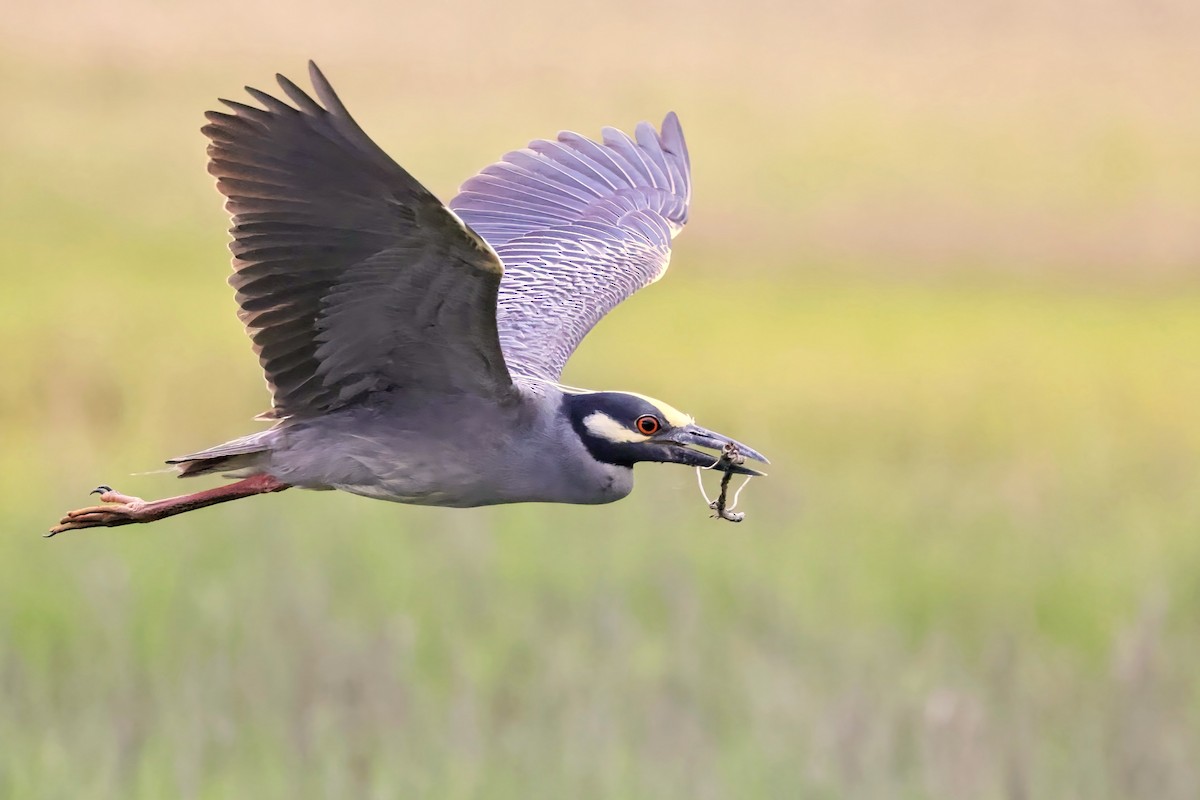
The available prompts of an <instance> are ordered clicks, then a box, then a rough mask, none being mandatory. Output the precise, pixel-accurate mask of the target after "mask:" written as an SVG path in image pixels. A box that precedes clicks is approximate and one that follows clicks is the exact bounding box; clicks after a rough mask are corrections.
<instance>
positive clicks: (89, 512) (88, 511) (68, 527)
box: [46, 475, 291, 537]
mask: <svg viewBox="0 0 1200 800" xmlns="http://www.w3.org/2000/svg"><path fill="white" fill-rule="evenodd" d="M290 485H291V484H287V483H283V482H282V481H278V480H276V479H275V478H272V477H271V476H270V475H252V476H250V477H249V478H246V479H245V480H241V481H238V482H237V483H230V484H226V485H225V486H218V487H216V488H215V489H205V490H204V491H202V492H194V493H193V494H185V495H180V496H179V497H168V498H167V499H165V500H154V501H152V502H149V503H148V502H146V501H145V500H143V499H141V498H140V497H129V496H128V495H124V494H121V493H120V492H117V491H114V490H113V488H112V487H110V486H99V487H97V488H96V489H95V490H93V492H92V494H99V495H100V500H101V502H104V503H111V504H113V505H105V506H88V507H87V508H80V509H76V510H75V511H68V512H67V515H66V516H65V517H63V518H62V520H60V521H59V523H58V524H57V525H55V526H54V527H53V528H51V529H50V532H49V533H48V534H46V536H48V537H49V536H54V535H55V534H58V533H62V532H63V531H73V530H78V529H80V528H97V527H109V528H111V527H115V526H117V525H132V524H134V523H136V522H153V521H155V520H157V519H163V518H164V517H173V516H175V515H176V514H182V513H184V512H185V511H195V510H196V509H197V508H204V507H205V506H213V505H216V504H217V503H225V502H228V501H230V500H237V499H239V498H242V497H250V496H251V495H256V494H267V493H268V492H282V491H283V490H284V489H287V488H288V487H289V486H290Z"/></svg>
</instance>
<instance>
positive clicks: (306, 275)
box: [203, 63, 512, 417]
mask: <svg viewBox="0 0 1200 800" xmlns="http://www.w3.org/2000/svg"><path fill="white" fill-rule="evenodd" d="M309 74H310V77H311V79H312V83H313V86H314V87H315V89H316V96H317V98H318V99H319V100H320V102H321V104H320V105H319V104H318V103H317V102H316V101H314V100H313V99H312V98H311V97H309V96H308V95H307V94H305V92H303V91H302V90H301V89H299V88H298V87H297V86H296V85H295V84H294V83H292V82H291V81H289V80H288V79H287V78H284V77H283V76H277V78H278V80H279V85H280V86H281V87H282V89H283V92H284V93H285V94H286V95H287V97H288V98H290V100H291V101H292V103H294V104H295V107H293V106H291V105H288V104H287V103H285V102H282V101H280V100H278V99H276V98H274V97H272V96H270V95H268V94H265V93H263V92H260V91H258V90H256V89H251V88H247V90H246V91H247V92H249V93H250V95H251V96H252V97H253V98H254V99H255V100H256V101H258V102H259V103H260V104H261V105H262V106H263V107H262V108H255V107H252V106H249V105H244V104H242V103H236V102H232V101H229V100H222V101H221V102H223V103H225V104H226V105H227V106H229V107H230V109H231V110H232V113H221V112H216V111H210V112H208V114H207V118H208V120H209V124H208V125H206V126H205V127H204V129H203V131H204V133H205V135H207V136H208V137H209V139H211V140H212V144H211V145H209V148H208V155H209V159H210V160H209V165H208V169H209V172H211V173H212V174H213V175H214V176H216V178H217V189H218V190H220V192H221V194H223V195H225V197H227V198H228V201H227V202H226V204H225V207H226V209H228V210H229V212H230V214H231V215H232V217H233V228H232V229H231V233H232V234H233V242H232V243H231V244H230V249H231V250H232V251H233V268H234V270H235V272H234V274H233V276H232V277H231V278H230V280H229V282H230V283H231V284H232V285H233V286H234V288H235V289H236V290H237V301H238V304H239V305H240V307H241V309H240V311H239V316H240V317H241V319H242V321H243V322H244V323H245V325H246V329H247V331H248V332H249V334H250V338H251V339H252V340H253V343H254V349H255V351H256V352H257V353H258V355H259V360H260V361H261V363H262V366H263V370H264V371H265V372H266V378H267V383H268V385H269V386H270V389H271V392H272V395H273V397H274V409H273V410H272V411H271V412H268V414H267V416H274V417H285V416H293V415H297V416H311V415H315V414H320V413H323V412H326V411H330V410H333V409H335V408H339V407H341V406H344V405H347V404H349V403H352V402H354V401H355V400H358V399H360V398H362V397H364V396H365V395H367V394H368V393H371V392H376V391H385V390H389V389H400V390H403V389H405V388H414V387H421V388H422V389H424V390H430V391H434V392H439V391H441V392H469V393H475V394H479V395H483V396H488V397H495V398H500V397H503V396H505V395H506V394H507V393H509V392H511V391H512V381H511V378H510V377H509V374H508V370H507V368H506V367H505V363H504V356H503V354H502V351H501V349H500V343H499V340H498V338H497V333H496V297H497V292H498V289H499V286H500V278H501V274H502V272H503V269H502V267H501V264H500V260H499V259H498V258H497V256H496V254H495V252H494V251H493V250H492V248H491V247H490V246H488V245H487V244H486V243H485V242H484V241H483V240H482V239H480V238H479V237H478V236H476V235H475V234H474V233H472V232H471V231H470V230H468V229H467V228H466V227H465V226H464V225H463V224H462V223H461V222H460V221H459V220H458V219H457V218H455V216H454V214H452V213H451V212H450V211H449V210H448V209H447V208H446V207H445V206H444V205H442V203H441V202H439V201H438V200H437V198H435V197H434V196H433V195H432V194H430V193H429V191H427V190H426V189H425V187H423V186H422V185H421V184H420V183H418V182H417V181H416V180H415V179H414V178H413V177H412V176H411V175H409V174H408V173H407V172H405V171H404V170H403V169H402V168H401V167H400V166H399V165H398V164H396V162H394V161H392V159H391V158H389V157H388V156H387V154H386V153H384V152H383V150H381V149H380V148H379V147H378V146H377V145H376V144H375V143H374V142H372V141H371V139H370V138H369V137H368V136H367V135H366V134H365V133H364V132H363V130H362V129H361V128H359V126H358V124H357V123H355V121H354V120H353V119H352V118H351V117H350V114H349V113H347V111H346V108H345V106H343V105H342V103H341V101H340V100H339V99H338V97H337V95H336V94H334V91H333V88H332V87H330V85H329V82H328V81H327V80H326V79H325V76H324V75H322V74H321V72H320V70H318V69H317V67H316V65H315V64H312V63H310V64H309ZM322 106H323V107H322Z"/></svg>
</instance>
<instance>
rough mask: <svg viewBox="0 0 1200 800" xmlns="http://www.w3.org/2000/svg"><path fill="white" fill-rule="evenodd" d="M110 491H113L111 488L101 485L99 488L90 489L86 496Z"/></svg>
mask: <svg viewBox="0 0 1200 800" xmlns="http://www.w3.org/2000/svg"><path fill="white" fill-rule="evenodd" d="M112 490H113V488H112V487H111V486H105V485H104V484H103V483H102V484H100V485H99V486H97V487H96V488H95V489H92V490H91V491H90V492H88V494H104V493H105V492H111V491H112Z"/></svg>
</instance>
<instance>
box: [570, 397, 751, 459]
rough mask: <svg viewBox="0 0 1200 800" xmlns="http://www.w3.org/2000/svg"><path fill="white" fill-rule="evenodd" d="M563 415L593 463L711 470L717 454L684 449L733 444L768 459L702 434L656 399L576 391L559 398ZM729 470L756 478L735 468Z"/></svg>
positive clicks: (715, 435) (688, 419)
mask: <svg viewBox="0 0 1200 800" xmlns="http://www.w3.org/2000/svg"><path fill="white" fill-rule="evenodd" d="M563 405H564V411H565V413H566V415H567V418H568V419H569V420H570V421H571V426H572V428H574V430H575V433H576V434H577V435H578V436H579V438H580V440H581V441H582V442H583V444H584V446H586V447H587V450H588V452H589V453H591V455H592V457H593V458H595V459H596V460H597V461H602V462H604V463H607V464H614V465H617V466H622V467H632V466H633V465H634V464H636V463H637V462H639V461H657V462H666V463H676V464H686V465H688V466H693V467H711V466H713V465H714V464H716V463H717V460H718V456H717V455H714V454H710V453H704V452H701V451H699V450H693V449H691V448H689V447H688V445H696V446H699V447H705V448H710V449H713V450H717V451H720V450H721V448H722V447H724V446H725V445H727V444H733V445H735V446H736V447H737V448H738V451H739V452H740V453H741V454H742V455H744V456H746V457H747V458H752V459H755V460H757V461H762V462H764V463H766V461H767V459H766V458H764V457H763V456H761V455H759V454H758V453H757V452H755V451H754V450H752V449H750V448H749V447H746V446H745V445H743V444H740V443H738V442H735V441H734V440H733V439H730V438H729V437H727V436H722V435H721V434H719V433H713V432H712V431H708V430H705V429H704V428H701V427H699V426H697V425H696V424H695V422H694V421H693V420H692V418H691V417H689V416H688V415H687V414H684V413H683V412H682V411H680V410H678V409H677V408H674V407H673V406H670V405H667V404H666V403H663V402H662V401H660V400H655V399H653V398H650V397H645V396H643V395H640V394H632V393H630V392H580V393H577V394H567V395H564V396H563ZM733 471H734V472H737V473H742V474H746V475H761V474H762V473H761V472H758V471H757V470H753V469H750V468H749V467H745V466H738V467H735V468H734V469H733Z"/></svg>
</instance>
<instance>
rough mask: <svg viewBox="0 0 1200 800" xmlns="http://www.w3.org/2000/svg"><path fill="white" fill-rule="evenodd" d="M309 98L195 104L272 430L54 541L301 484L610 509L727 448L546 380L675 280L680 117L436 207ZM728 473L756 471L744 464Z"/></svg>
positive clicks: (682, 426)
mask: <svg viewBox="0 0 1200 800" xmlns="http://www.w3.org/2000/svg"><path fill="white" fill-rule="evenodd" d="M309 72H310V76H311V79H312V83H313V86H314V87H315V89H316V96H317V99H318V100H319V101H320V103H318V102H317V100H314V99H313V98H311V97H310V96H309V95H308V94H306V93H305V92H304V91H302V90H301V89H300V88H298V87H297V86H296V85H295V84H294V83H292V82H291V81H289V80H288V79H287V78H284V77H283V76H278V80H279V85H280V86H281V87H282V89H283V92H284V94H286V95H287V97H288V98H290V99H291V102H292V103H293V104H294V106H293V105H288V104H287V103H285V102H283V101H281V100H279V99H277V98H275V97H272V96H271V95H268V94H266V93H264V92H261V91H258V90H256V89H250V88H248V89H247V91H248V92H249V94H250V95H251V96H252V97H253V98H254V99H255V100H256V101H257V102H258V103H260V104H261V106H262V108H256V107H254V106H250V105H244V104H242V103H237V102H232V101H228V100H223V101H222V102H223V103H224V104H225V105H227V106H228V107H229V108H230V109H231V112H232V113H221V112H209V113H208V114H207V118H208V124H207V125H206V126H205V127H204V129H203V131H204V133H205V135H207V136H208V138H209V139H211V141H212V143H211V144H210V145H209V148H208V154H209V159H210V160H209V167H208V169H209V172H211V173H212V174H213V175H214V176H216V179H217V189H218V190H219V191H220V192H221V194H223V195H225V197H226V198H228V201H227V202H226V204H225V207H226V208H227V209H228V211H229V212H230V214H231V215H232V218H233V228H232V233H233V243H232V244H231V245H230V248H231V250H232V251H233V268H234V274H233V276H232V277H231V279H230V283H232V284H233V286H234V288H235V289H236V290H237V301H238V304H239V306H240V307H241V308H240V312H239V313H240V316H241V319H242V321H243V322H244V323H245V325H246V329H247V331H248V332H249V334H250V338H251V339H252V340H253V343H254V350H255V351H256V352H257V353H258V356H259V361H260V362H261V364H262V367H263V370H264V371H265V373H266V379H267V384H268V385H269V387H270V390H271V394H272V397H273V406H272V408H271V410H270V411H268V412H267V413H266V414H264V415H263V416H264V417H265V418H268V419H272V420H275V424H274V426H273V427H271V428H270V429H269V430H265V431H262V432H260V433H254V434H251V435H249V436H244V437H242V438H240V439H235V440H233V441H231V442H227V443H225V444H222V445H218V446H216V447H212V448H209V449H208V450H201V451H200V452H197V453H192V454H190V455H186V456H181V457H179V458H173V459H171V460H170V461H169V462H168V463H170V464H174V465H176V466H177V468H178V469H179V474H180V476H192V475H204V474H206V473H211V472H220V473H224V474H227V475H229V476H230V477H236V478H240V479H241V480H239V481H237V482H236V483H232V484H227V485H224V486H221V487H218V488H215V489H211V490H208V491H202V492H197V493H195V494H190V495H185V496H181V497H174V498H170V499H166V500H159V501H155V502H145V501H143V500H140V499H138V498H135V497H127V496H125V495H122V494H120V493H118V492H116V491H114V490H112V489H111V488H109V487H107V486H102V487H99V489H98V490H97V492H99V493H100V495H101V496H100V499H101V500H102V501H103V502H104V503H105V505H101V506H92V507H88V508H82V509H79V510H77V511H72V512H70V513H69V514H67V516H65V517H64V518H63V519H62V522H61V523H60V524H59V525H58V526H56V527H55V528H54V529H53V530H52V531H51V533H58V532H61V531H65V530H71V529H75V528H90V527H94V526H112V525H126V524H130V523H135V522H150V521H153V520H156V519H161V518H163V517H167V516H172V515H174V514H178V513H182V512H184V511H191V510H193V509H196V508H202V507H204V506H209V505H213V504H215V503H221V502H225V501H227V500H233V499H237V498H239V497H247V496H250V495H254V494H263V493H266V492H277V491H280V490H283V489H287V488H289V487H292V486H298V487H302V488H306V489H342V490H345V491H347V492H353V493H355V494H361V495H365V496H367V497H376V498H380V499H383V500H394V501H397V502H401V503H419V504H424V505H436V506H458V507H464V506H480V505H489V504H494V503H518V502H527V501H539V502H551V503H607V502H611V501H613V500H618V499H620V498H622V497H624V496H625V495H627V494H628V493H629V491H630V490H631V489H632V487H633V470H632V467H633V465H634V464H635V463H637V462H639V461H657V462H672V463H679V464H687V465H691V466H700V467H711V466H713V465H714V464H716V463H717V461H718V458H717V456H716V455H713V454H707V453H704V452H701V451H699V450H694V449H691V447H690V446H699V447H703V448H711V449H714V450H720V449H721V448H722V447H723V446H726V445H733V446H736V447H737V449H738V450H739V451H740V453H741V454H742V455H743V456H746V457H749V458H752V459H757V460H759V461H764V462H765V461H766V459H765V458H763V457H762V456H761V455H759V454H758V453H756V452H755V451H754V450H751V449H750V448H748V447H746V446H744V445H741V444H739V443H737V442H734V441H733V440H731V439H729V438H727V437H725V436H721V435H719V434H716V433H713V432H711V431H708V430H705V429H704V428H701V427H698V426H697V425H695V424H694V422H693V421H692V418H691V417H689V416H687V415H686V414H684V413H682V412H680V411H678V410H676V409H675V408H672V407H671V406H669V405H667V404H666V403H663V402H660V401H658V400H653V399H651V398H649V397H644V396H642V395H638V394H632V393H627V392H591V391H583V390H580V389H573V388H569V387H566V386H563V385H561V384H560V383H559V382H558V379H559V375H560V374H561V373H562V369H563V366H564V365H565V364H566V362H567V359H568V358H569V357H570V355H571V353H572V352H573V351H574V350H575V348H576V346H578V344H579V342H580V341H581V340H582V339H583V337H584V336H585V335H586V334H587V332H588V331H589V330H590V329H591V328H592V326H593V325H595V324H596V323H597V322H598V321H599V320H600V318H601V317H603V316H604V315H605V314H606V313H608V311H610V310H611V309H612V308H614V307H615V306H616V305H617V304H618V303H620V302H621V301H622V300H624V299H625V298H626V297H629V296H630V295H631V294H633V293H634V292H635V291H637V290H638V289H640V288H641V287H643V286H646V285H647V284H650V283H652V282H654V281H656V280H658V279H659V278H660V277H662V275H663V273H664V272H665V271H666V269H667V261H668V259H669V257H670V247H671V239H672V237H674V236H675V235H676V234H677V233H679V231H680V230H681V229H682V228H683V225H684V223H685V222H686V221H687V215H688V202H689V199H690V196H691V179H690V175H689V163H688V152H687V147H686V145H685V144H684V140H683V132H682V130H681V129H680V126H679V120H678V119H677V118H676V117H675V115H674V114H668V115H667V117H666V119H665V120H664V121H663V125H662V132H661V134H660V133H658V132H656V131H655V130H654V128H653V127H651V126H650V125H648V124H646V123H642V124H640V125H638V127H637V132H636V135H635V136H634V137H633V138H630V137H629V136H627V135H625V134H624V133H621V132H620V131H617V130H614V129H612V128H606V129H604V132H603V138H602V141H601V142H593V141H590V140H588V139H585V138H584V137H582V136H579V135H578V134H574V133H560V134H559V135H558V138H557V139H556V140H554V141H535V142H532V143H531V144H530V145H529V147H527V148H525V149H523V150H516V151H513V152H511V153H509V154H508V155H506V156H504V158H503V159H501V160H500V161H499V162H497V163H496V164H493V165H492V166H490V167H487V168H486V169H484V170H483V171H482V172H481V173H479V174H478V175H476V176H475V177H474V178H471V179H470V180H468V181H467V182H466V183H465V184H464V185H463V187H462V190H461V191H460V192H459V194H458V196H457V197H455V198H454V200H452V201H451V203H450V206H449V208H447V207H446V206H445V205H443V204H442V203H441V202H439V201H438V199H437V198H436V197H434V196H433V195H432V194H430V193H429V191H427V190H426V189H425V187H423V186H422V185H421V184H420V183H418V182H417V181H416V180H415V179H414V178H413V177H412V176H411V175H409V174H408V173H407V172H406V171H404V170H403V169H402V168H401V167H400V166H399V165H397V164H396V163H395V162H394V161H392V160H391V159H390V158H389V157H388V156H387V155H386V154H385V153H384V152H383V150H381V149H380V148H379V147H378V146H377V145H376V144H375V143H374V142H372V141H371V139H370V138H368V137H367V135H366V134H365V133H364V132H363V131H362V129H361V128H359V126H358V125H357V124H356V123H355V122H354V120H353V119H352V118H351V117H350V114H349V113H348V112H347V111H346V108H345V106H343V105H342V103H341V101H340V100H339V99H338V97H337V95H336V94H334V91H333V88H332V87H331V86H330V85H329V82H328V81H327V80H326V79H325V76H324V75H322V74H321V72H320V70H318V69H317V67H316V65H314V64H311V63H310V64H309ZM725 468H726V469H727V470H732V471H733V472H738V473H742V474H747V475H757V474H761V473H758V472H756V471H755V470H752V469H750V468H748V467H745V466H740V465H739V466H734V465H732V464H727V465H726V467H725Z"/></svg>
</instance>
